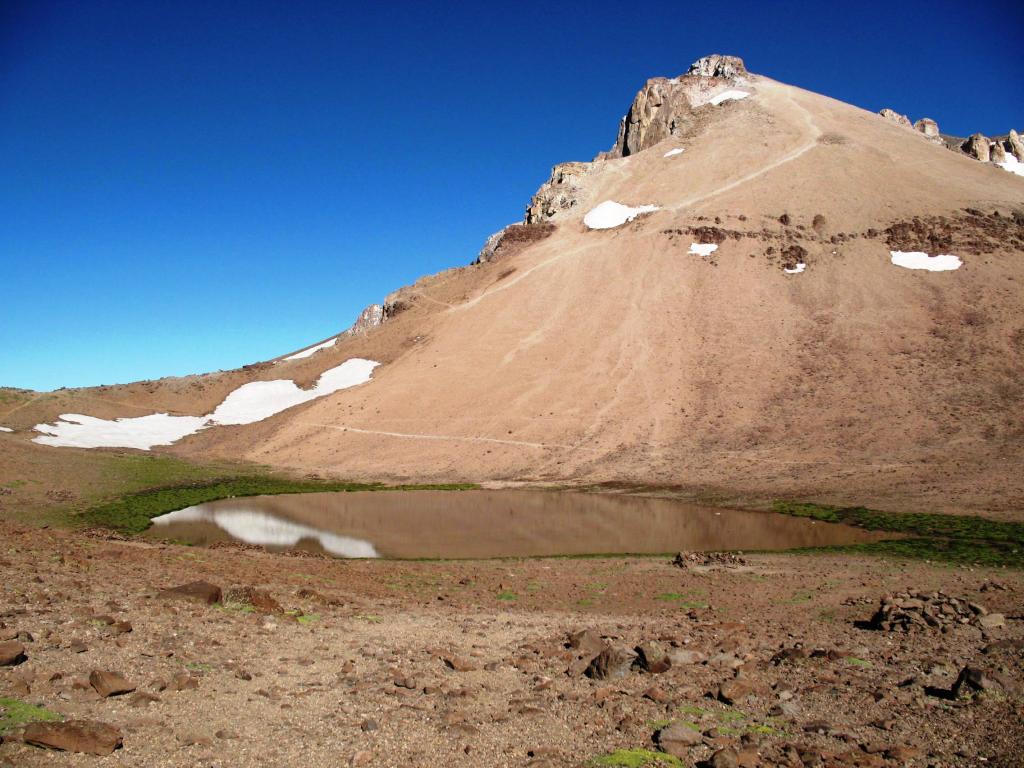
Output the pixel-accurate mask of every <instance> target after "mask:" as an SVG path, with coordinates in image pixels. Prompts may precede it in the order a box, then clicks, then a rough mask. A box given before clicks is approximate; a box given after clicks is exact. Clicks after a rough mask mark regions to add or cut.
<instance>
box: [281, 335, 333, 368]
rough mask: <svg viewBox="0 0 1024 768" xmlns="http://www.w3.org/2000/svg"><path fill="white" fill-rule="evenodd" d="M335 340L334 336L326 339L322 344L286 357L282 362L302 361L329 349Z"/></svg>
mask: <svg viewBox="0 0 1024 768" xmlns="http://www.w3.org/2000/svg"><path fill="white" fill-rule="evenodd" d="M337 340H338V337H337V336H335V337H334V338H333V339H328V340H327V341H325V342H324V343H323V344H317V345H316V346H315V347H310V348H309V349H304V350H302V351H301V352H296V353H295V354H294V355H288V357H286V358H284V361H283V362H287V361H288V360H302V359H304V358H307V357H312V356H313V355H315V354H316V353H317V352H319V351H320V350H321V349H328V348H330V347H333V346H334V343H335V342H336V341H337Z"/></svg>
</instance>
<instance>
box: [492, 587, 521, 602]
mask: <svg viewBox="0 0 1024 768" xmlns="http://www.w3.org/2000/svg"><path fill="white" fill-rule="evenodd" d="M494 599H495V600H518V599H519V595H517V594H516V593H515V592H509V591H508V590H507V589H505V590H502V591H501V592H499V593H498V594H497V595H495V596H494Z"/></svg>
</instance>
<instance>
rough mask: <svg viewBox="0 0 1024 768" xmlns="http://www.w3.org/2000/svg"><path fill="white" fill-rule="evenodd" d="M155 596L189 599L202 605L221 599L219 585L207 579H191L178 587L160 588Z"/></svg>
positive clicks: (170, 598) (168, 598) (169, 598)
mask: <svg viewBox="0 0 1024 768" xmlns="http://www.w3.org/2000/svg"><path fill="white" fill-rule="evenodd" d="M157 597H159V598H163V599H165V600H190V601H192V602H195V603H202V604H204V605H213V604H214V603H219V602H220V601H221V591H220V587H218V586H216V585H214V584H210V583H209V582H208V581H193V582H189V583H188V584H182V585H181V586H178V587H171V588H170V589H164V590H161V591H160V592H159V593H157Z"/></svg>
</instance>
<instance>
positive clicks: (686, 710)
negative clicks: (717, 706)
mask: <svg viewBox="0 0 1024 768" xmlns="http://www.w3.org/2000/svg"><path fill="white" fill-rule="evenodd" d="M676 712H678V713H679V714H681V715H690V716H691V717H704V716H705V715H710V714H711V711H710V710H707V709H703V708H701V707H695V706H693V705H692V704H684V705H683V706H681V707H679V709H677V710H676Z"/></svg>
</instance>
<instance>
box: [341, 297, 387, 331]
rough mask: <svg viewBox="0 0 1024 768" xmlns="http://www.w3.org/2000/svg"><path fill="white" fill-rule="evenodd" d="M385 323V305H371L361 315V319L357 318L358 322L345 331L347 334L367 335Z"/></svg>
mask: <svg viewBox="0 0 1024 768" xmlns="http://www.w3.org/2000/svg"><path fill="white" fill-rule="evenodd" d="M383 322H384V305H383V304H371V305H370V306H368V307H367V308H366V309H364V310H363V311H362V312H360V313H359V317H357V318H356V321H355V322H354V323H352V327H351V328H349V329H348V330H347V331H345V333H348V334H357V333H366V332H367V331H368V330H370V329H371V328H376V327H377V326H378V325H380V324H381V323H383Z"/></svg>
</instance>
